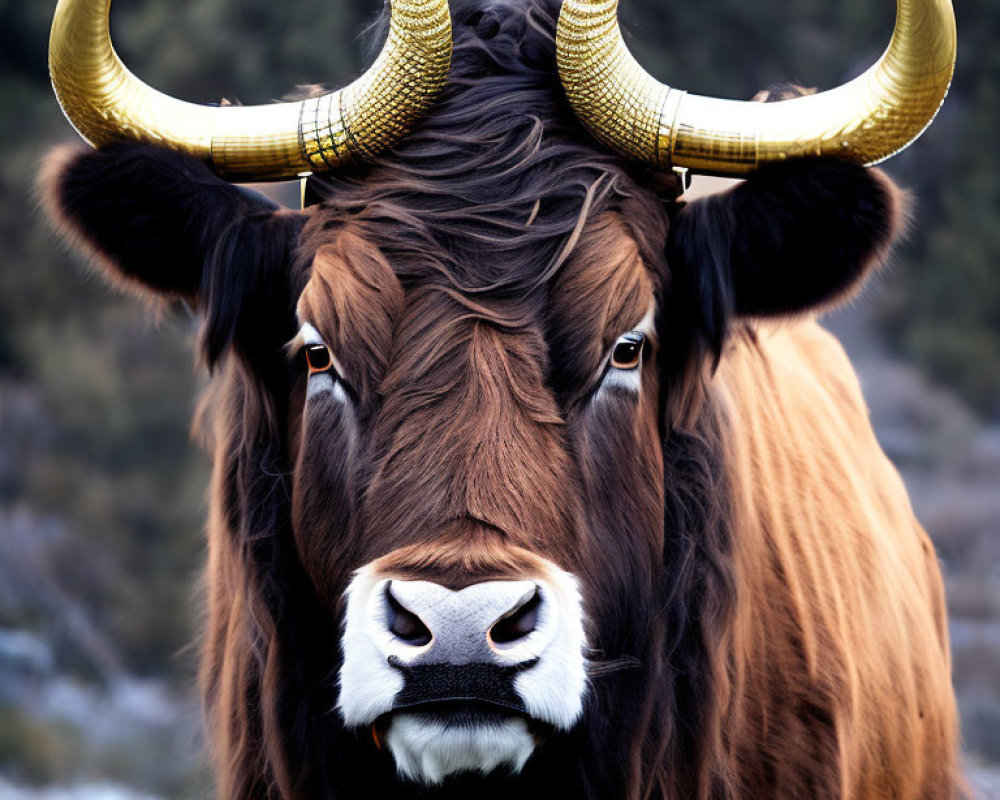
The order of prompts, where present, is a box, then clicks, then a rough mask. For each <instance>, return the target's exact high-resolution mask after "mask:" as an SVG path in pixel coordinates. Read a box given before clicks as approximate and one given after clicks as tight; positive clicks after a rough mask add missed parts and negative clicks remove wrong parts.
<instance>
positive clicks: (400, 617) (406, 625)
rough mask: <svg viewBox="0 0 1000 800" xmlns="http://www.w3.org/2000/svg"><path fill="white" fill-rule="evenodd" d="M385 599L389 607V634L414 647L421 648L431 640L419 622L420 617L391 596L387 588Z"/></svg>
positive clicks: (426, 630)
mask: <svg viewBox="0 0 1000 800" xmlns="http://www.w3.org/2000/svg"><path fill="white" fill-rule="evenodd" d="M385 599H386V603H387V605H388V607H389V613H388V622H389V632H390V633H392V635H393V636H395V637H396V638H397V639H399V640H401V641H403V642H406V644H409V645H413V646H414V647H423V645H425V644H427V643H428V642H429V641H430V640H431V632H430V630H428V628H427V626H426V625H424V623H423V622H421V621H420V617H418V616H417V615H416V614H414V613H413V612H412V611H410V610H409V609H408V608H406V607H405V606H404V605H403V604H402V603H400V602H399V601H398V600H397V599H396V598H395V597H393V596H392V589H391V587H389V586H387V587H386V590H385Z"/></svg>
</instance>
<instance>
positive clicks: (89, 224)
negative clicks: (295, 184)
mask: <svg viewBox="0 0 1000 800" xmlns="http://www.w3.org/2000/svg"><path fill="white" fill-rule="evenodd" d="M39 188H40V192H41V196H42V201H43V204H44V207H45V208H46V210H47V211H48V214H49V217H50V218H51V219H52V220H54V222H55V224H56V226H57V228H58V229H59V230H60V231H61V232H62V233H63V234H64V235H65V236H66V237H67V238H68V239H69V240H70V241H71V242H72V243H74V244H76V245H78V246H79V247H80V248H81V249H82V250H83V251H85V252H86V253H88V254H89V255H90V256H91V257H92V258H93V259H94V261H95V263H96V265H97V267H98V269H99V270H100V271H101V272H102V273H103V274H104V275H105V276H107V277H108V278H109V280H111V282H112V283H115V284H118V285H119V286H122V287H124V288H126V289H133V290H139V293H140V294H146V295H147V296H148V295H149V294H150V293H152V294H154V295H158V296H168V297H170V296H173V297H186V298H188V299H192V300H194V299H197V295H198V291H199V288H200V286H201V283H202V271H203V268H204V265H205V261H206V259H207V257H208V255H209V254H210V252H211V250H212V248H213V246H214V244H215V242H216V240H217V239H218V238H219V236H220V235H221V234H222V232H223V231H224V230H225V228H226V227H227V226H228V225H230V224H231V223H232V222H233V221H234V220H237V219H239V218H240V217H242V216H244V215H246V214H248V213H254V212H274V211H276V210H277V209H278V206H277V205H276V204H274V203H273V202H271V201H270V200H268V199H267V198H265V197H264V196H263V195H260V194H258V193H256V192H251V191H248V190H245V189H241V188H239V187H236V186H233V185H232V184H229V183H226V182H225V181H223V180H221V179H220V178H218V177H216V176H215V175H214V174H213V173H212V172H211V171H210V170H209V169H208V167H206V166H205V165H204V164H202V163H201V162H199V161H196V160H194V159H192V158H190V157H188V156H185V155H183V154H181V153H176V152H174V151H171V150H166V149H163V148H159V147H152V146H149V145H138V144H116V145H111V146H108V147H105V148H102V149H100V150H91V149H88V148H84V147H80V146H69V147H63V148H59V149H57V150H56V151H54V152H53V153H52V154H51V155H50V156H49V157H48V158H47V159H46V161H45V164H44V167H43V169H42V172H41V176H40V179H39Z"/></svg>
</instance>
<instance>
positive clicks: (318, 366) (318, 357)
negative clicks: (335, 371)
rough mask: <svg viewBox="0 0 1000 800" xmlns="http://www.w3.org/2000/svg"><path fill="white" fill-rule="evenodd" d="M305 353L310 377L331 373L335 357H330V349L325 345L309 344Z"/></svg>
mask: <svg viewBox="0 0 1000 800" xmlns="http://www.w3.org/2000/svg"><path fill="white" fill-rule="evenodd" d="M305 351H306V363H307V364H308V365H309V374H310V375H316V374H317V373H320V372H329V371H330V369H331V368H332V367H333V356H331V355H330V348H329V347H327V346H326V345H325V344H307V345H306V347H305Z"/></svg>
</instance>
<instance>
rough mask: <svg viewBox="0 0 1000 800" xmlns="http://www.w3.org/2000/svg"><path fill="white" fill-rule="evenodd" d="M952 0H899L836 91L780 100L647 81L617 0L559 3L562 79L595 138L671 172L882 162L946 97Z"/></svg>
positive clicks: (952, 43)
mask: <svg viewBox="0 0 1000 800" xmlns="http://www.w3.org/2000/svg"><path fill="white" fill-rule="evenodd" d="M955 50H956V34H955V14H954V11H953V9H952V6H951V0H897V4H896V26H895V30H894V31H893V35H892V41H891V42H890V43H889V47H888V49H887V50H886V51H885V53H884V54H883V55H882V57H881V58H880V59H879V60H878V61H877V62H876V63H875V65H874V66H872V67H871V68H870V69H869V70H868V71H867V72H865V73H864V74H862V75H860V76H859V77H857V78H855V79H854V80H852V81H850V82H849V83H846V84H844V85H842V86H839V87H837V88H836V89H831V90H830V91H826V92H821V93H819V94H815V95H810V96H807V97H798V98H795V99H792V100H786V101H784V102H777V103H753V102H740V101H733V100H720V99H717V98H713V97H700V96H698V95H690V94H687V93H686V92H683V91H679V90H677V89H673V88H671V87H669V86H666V85H664V84H662V83H659V82H658V81H657V80H656V79H654V78H653V77H651V76H650V75H649V74H648V73H647V72H646V71H645V70H644V69H643V68H642V67H641V66H639V63H638V62H637V61H636V60H635V58H634V57H633V56H632V54H631V53H630V52H629V51H628V48H627V47H626V46H625V42H624V41H623V40H622V35H621V30H620V29H619V27H618V0H565V2H564V3H563V5H562V10H561V12H560V14H559V24H558V27H557V29H556V57H557V62H558V66H559V77H560V80H561V81H562V84H563V87H564V88H565V90H566V94H567V96H568V98H569V101H570V103H571V104H572V106H573V109H574V110H575V111H576V114H577V116H579V118H580V119H581V120H582V122H583V123H584V125H585V126H586V127H587V128H588V129H589V130H590V131H591V132H592V133H593V134H594V135H595V136H596V137H597V138H598V139H600V140H601V141H602V142H604V143H605V144H606V145H608V146H609V147H612V148H614V149H616V150H618V151H619V152H621V153H623V154H624V155H626V156H629V157H631V158H635V159H638V160H640V161H645V162H647V163H650V164H653V165H655V166H657V167H660V168H663V169H666V168H669V167H671V166H676V167H687V168H689V169H692V170H695V171H697V172H706V173H714V174H721V175H738V174H742V173H746V172H749V171H750V170H752V169H754V168H755V167H757V166H759V165H760V164H763V163H766V162H769V161H777V160H781V159H784V158H790V157H794V156H805V155H825V156H837V157H840V158H843V159H846V160H849V161H853V162H855V163H858V164H865V165H871V164H877V163H878V162H880V161H883V160H885V159H886V158H889V157H890V156H892V155H895V154H896V153H898V152H899V151H900V150H902V149H904V148H905V147H907V146H908V145H909V144H911V143H912V142H913V141H914V140H916V139H917V138H918V137H919V136H920V134H921V133H923V131H924V130H925V129H926V128H927V126H928V125H930V123H931V121H932V120H933V119H934V116H935V115H936V114H937V112H938V109H939V108H940V107H941V104H942V103H943V102H944V98H945V96H946V95H947V93H948V87H949V85H950V84H951V76H952V73H953V71H954V68H955Z"/></svg>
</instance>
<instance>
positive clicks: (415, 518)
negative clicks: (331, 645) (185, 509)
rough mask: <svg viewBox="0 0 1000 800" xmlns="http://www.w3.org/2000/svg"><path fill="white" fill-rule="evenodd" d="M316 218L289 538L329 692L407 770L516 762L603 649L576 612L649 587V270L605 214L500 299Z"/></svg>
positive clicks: (579, 691) (557, 718)
mask: <svg viewBox="0 0 1000 800" xmlns="http://www.w3.org/2000/svg"><path fill="white" fill-rule="evenodd" d="M328 221H329V220H324V223H323V225H320V224H318V223H319V220H317V222H316V224H313V223H310V225H308V226H307V229H306V231H305V232H304V239H305V241H307V242H313V241H315V242H317V244H316V250H315V255H314V256H313V259H312V264H311V270H310V274H309V278H308V280H307V283H306V285H305V288H304V290H303V291H302V293H301V295H300V297H299V300H298V303H297V322H298V324H299V325H300V329H299V332H298V334H297V336H296V337H295V339H294V340H293V341H292V342H291V343H290V345H289V346H288V352H289V358H290V359H292V361H293V363H294V364H295V365H296V367H295V368H296V369H297V370H298V371H299V375H298V377H297V379H296V380H295V384H294V389H293V394H294V399H293V402H292V404H291V409H292V417H293V422H292V424H291V438H292V441H293V442H294V443H295V444H294V448H293V451H294V458H295V469H294V478H293V490H292V497H293V527H294V532H295V540H296V544H297V546H298V551H299V555H300V558H301V561H302V563H303V564H304V565H305V568H306V570H307V571H308V573H309V575H310V577H311V579H312V581H313V583H314V585H315V587H316V589H317V593H318V595H319V596H320V597H321V598H322V599H323V602H324V603H325V604H326V607H327V608H328V609H329V611H330V613H331V614H339V615H342V618H343V620H344V623H343V641H342V658H343V661H342V665H341V666H340V669H339V680H338V685H339V694H338V700H337V708H338V710H339V712H340V714H341V716H342V718H343V721H344V722H345V724H346V725H348V726H350V727H352V728H361V729H363V730H368V729H372V731H373V735H374V736H375V738H376V739H377V740H378V741H379V742H380V743H384V746H385V747H386V749H387V750H388V751H390V752H391V753H392V755H393V757H394V759H395V762H396V765H397V767H398V769H399V771H400V772H401V773H402V774H404V775H406V776H407V777H409V778H412V779H414V780H418V781H424V782H438V781H441V780H442V779H443V778H445V777H447V776H448V775H449V774H451V773H454V772H460V771H468V770H474V771H480V772H484V773H487V772H490V771H492V770H494V769H496V768H498V767H502V768H505V769H507V770H514V771H517V770H520V769H521V768H522V767H523V766H524V764H525V762H526V761H527V759H528V758H529V757H530V756H531V754H532V752H533V751H534V749H535V746H536V743H537V742H540V741H544V740H545V739H546V737H547V736H548V735H549V734H551V733H553V732H557V731H568V730H570V729H571V728H573V727H574V725H575V724H576V723H577V722H578V721H579V720H580V717H581V715H582V713H583V709H584V706H585V702H586V694H587V685H588V680H587V665H588V660H589V659H590V658H592V657H593V658H596V659H598V660H599V659H600V654H601V653H604V652H607V651H608V650H609V649H610V650H612V652H615V651H619V650H621V646H620V645H616V646H614V647H613V649H612V647H610V645H611V644H612V643H611V642H607V641H604V640H603V639H602V637H601V636H600V635H599V634H598V633H596V632H594V631H593V626H592V624H591V623H590V621H591V620H593V619H596V618H599V617H601V616H602V615H604V614H607V613H621V609H622V608H623V607H626V608H627V607H628V606H629V605H630V603H629V602H628V601H626V602H623V601H622V598H625V597H628V596H629V595H630V594H631V595H633V596H634V597H636V598H641V597H643V596H644V595H645V596H648V594H649V592H650V591H651V583H650V581H651V576H652V573H653V565H655V564H656V563H657V561H658V560H659V558H660V550H661V542H662V524H663V510H662V494H661V492H660V490H659V487H660V486H662V482H663V480H662V464H661V459H660V448H659V444H658V440H659V437H658V434H657V421H656V418H657V415H656V408H657V376H656V366H655V350H656V334H655V329H654V324H653V322H654V286H655V279H654V276H653V274H652V273H651V272H650V271H649V270H648V269H647V267H646V265H645V264H644V262H643V259H642V258H641V257H640V255H639V251H638V247H637V245H636V243H635V240H634V238H633V237H632V236H631V234H630V233H629V230H628V228H627V226H626V225H625V224H624V222H623V221H622V218H621V217H620V216H619V215H617V214H608V215H607V216H606V217H604V218H602V219H600V220H598V221H596V224H595V225H593V226H592V228H591V229H589V230H588V231H587V232H586V233H585V234H584V235H583V237H582V239H581V241H580V243H579V246H578V250H577V252H576V253H575V254H574V256H573V257H572V258H571V259H569V260H568V262H567V264H566V265H565V266H564V267H563V269H562V271H561V273H560V275H559V277H558V278H557V279H556V280H555V281H554V282H553V283H552V285H550V286H547V287H546V290H545V291H538V292H536V293H534V294H528V295H526V296H523V297H519V298H516V299H511V298H506V299H504V300H503V301H497V300H496V299H494V298H480V299H479V300H476V299H474V298H471V297H469V296H468V295H463V294H462V293H460V292H456V291H455V290H454V288H453V287H452V286H450V285H449V283H448V282H447V281H445V280H441V278H440V275H435V274H434V273H430V274H426V275H422V276H420V277H419V278H418V277H414V276H406V275H404V276H402V277H400V276H399V275H398V274H397V273H396V271H395V270H394V269H393V266H392V263H391V261H390V259H388V258H386V257H385V255H384V254H383V253H382V252H381V250H380V249H379V248H378V247H377V246H376V244H375V243H376V242H377V241H378V237H377V236H373V235H372V234H371V232H370V231H364V230H363V228H361V227H359V226H351V225H347V226H342V227H334V228H333V229H331V228H330V226H328V225H326V223H327V222H328ZM314 237H315V239H314ZM440 257H441V258H442V259H443V257H444V254H441V256H440ZM552 331H558V335H555V336H553V335H551V332H552ZM554 350H555V351H558V352H559V353H563V352H565V353H566V354H567V355H569V357H568V358H565V359H562V358H559V356H555V357H553V355H552V353H553V351H554ZM555 359H558V363H559V364H561V365H562V367H561V369H556V368H554V367H553V361H554V360H555ZM560 389H561V391H560ZM595 509H600V511H595ZM591 564H600V565H601V569H600V572H601V573H603V574H602V575H600V576H598V575H595V574H591V573H594V572H595V570H593V569H592V568H590V567H588V565H591ZM595 582H596V583H597V584H599V585H600V587H601V588H600V590H598V591H594V583H595ZM599 598H609V599H610V602H608V603H604V604H602V603H601V602H600V601H599ZM601 605H604V606H606V607H604V608H601V607H600V606H601ZM607 606H613V608H609V607H607ZM588 629H590V632H589V633H588ZM636 646H641V645H639V643H638V642H632V643H631V644H630V647H629V652H632V650H633V649H634V648H635V647H636Z"/></svg>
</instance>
